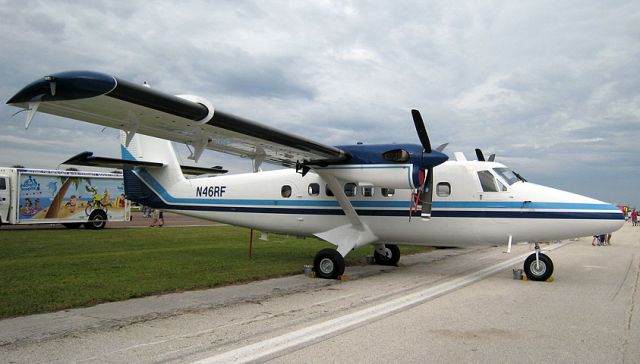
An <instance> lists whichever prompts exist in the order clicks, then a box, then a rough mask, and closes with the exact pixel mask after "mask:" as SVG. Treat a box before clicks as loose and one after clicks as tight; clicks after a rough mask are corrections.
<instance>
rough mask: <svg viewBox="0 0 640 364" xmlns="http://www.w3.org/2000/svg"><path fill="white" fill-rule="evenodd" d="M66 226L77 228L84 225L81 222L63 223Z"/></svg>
mask: <svg viewBox="0 0 640 364" xmlns="http://www.w3.org/2000/svg"><path fill="white" fill-rule="evenodd" d="M62 225H63V226H64V227H66V228H67V229H77V228H79V227H80V226H82V223H81V222H68V223H66V224H62Z"/></svg>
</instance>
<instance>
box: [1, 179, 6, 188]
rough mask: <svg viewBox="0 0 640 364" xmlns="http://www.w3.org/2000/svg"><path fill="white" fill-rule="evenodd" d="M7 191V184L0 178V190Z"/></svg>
mask: <svg viewBox="0 0 640 364" xmlns="http://www.w3.org/2000/svg"><path fill="white" fill-rule="evenodd" d="M6 189H7V182H6V180H5V179H4V178H0V190H6Z"/></svg>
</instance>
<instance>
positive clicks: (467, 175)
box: [127, 161, 624, 246]
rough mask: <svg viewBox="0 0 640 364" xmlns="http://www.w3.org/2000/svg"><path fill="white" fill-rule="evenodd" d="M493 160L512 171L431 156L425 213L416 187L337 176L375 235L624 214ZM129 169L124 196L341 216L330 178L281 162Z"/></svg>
mask: <svg viewBox="0 0 640 364" xmlns="http://www.w3.org/2000/svg"><path fill="white" fill-rule="evenodd" d="M496 170H499V171H505V170H506V171H508V169H507V168H506V167H505V166H504V165H502V164H500V163H493V162H476V161H471V162H467V161H465V162H458V161H448V162H445V163H443V164H442V165H440V166H437V167H436V170H435V173H434V175H435V176H436V177H435V181H434V189H435V191H434V203H433V212H432V218H431V219H430V220H425V219H422V218H420V211H419V210H417V211H416V210H415V209H414V210H413V211H411V210H412V204H411V200H412V192H413V191H412V190H409V189H395V190H393V189H388V188H385V189H383V188H381V187H377V186H376V187H374V186H359V185H357V183H356V182H355V181H354V182H349V181H346V182H345V183H344V184H343V186H344V188H345V190H344V191H345V192H346V193H347V196H349V200H350V201H351V204H352V205H353V206H354V208H355V209H356V211H357V213H358V215H359V217H360V219H361V220H362V221H363V222H364V223H365V224H366V225H368V226H369V228H370V229H371V230H372V231H373V233H374V234H375V235H376V236H377V237H378V238H379V240H380V242H401V243H407V244H417V245H430V246H468V245H476V244H506V243H507V241H508V240H509V238H510V237H511V238H512V240H513V242H518V241H531V242H534V241H548V240H557V239H565V238H572V237H578V236H588V235H594V234H601V233H606V232H611V231H615V230H617V229H619V228H620V227H621V225H622V224H623V222H624V220H623V217H622V213H621V212H620V211H619V210H618V209H617V208H616V207H615V206H612V205H610V204H607V203H604V202H601V201H598V200H595V199H591V198H588V197H585V196H581V195H577V194H573V193H569V192H565V191H560V190H557V189H553V188H549V187H545V186H540V185H536V184H534V183H530V182H523V181H521V180H513V179H511V180H510V181H507V180H506V179H505V178H502V177H501V176H500V174H499V173H497V172H496ZM134 173H135V174H136V176H137V178H135V180H137V181H139V182H142V183H141V184H140V185H141V187H142V189H144V190H145V193H144V195H139V196H136V195H135V193H132V185H131V180H129V185H128V191H127V195H128V197H129V198H133V199H134V200H138V201H140V202H141V203H145V204H148V205H151V206H154V207H158V208H163V209H167V210H171V211H175V212H177V213H180V214H185V215H190V216H194V217H198V218H203V219H209V220H215V221H219V222H223V223H228V224H232V225H239V226H246V227H251V228H254V229H257V230H261V231H268V232H277V233H284V234H293V235H303V236H304V235H306V236H312V235H315V234H318V233H321V232H324V231H328V230H331V229H333V228H336V227H338V226H341V225H344V224H346V223H347V220H346V217H345V214H344V212H343V210H342V209H341V208H340V206H339V204H338V202H337V201H336V198H335V197H334V196H332V195H331V194H332V192H331V191H330V190H329V189H328V188H327V183H326V182H325V181H324V180H323V179H322V178H321V177H320V176H319V175H318V174H315V173H308V174H307V175H306V176H304V177H302V176H301V175H300V174H299V173H296V172H295V171H293V170H291V169H284V170H276V171H266V172H258V173H246V174H237V175H228V176H218V177H209V178H194V179H185V180H182V181H179V182H176V183H175V184H174V185H172V186H162V185H160V184H159V183H158V182H157V181H155V180H154V177H153V176H152V175H151V174H149V173H146V172H145V171H143V170H137V171H135V172H134ZM479 173H481V174H482V175H483V178H484V179H485V185H484V186H483V184H482V182H481V181H480V177H479ZM487 173H489V174H487ZM487 177H489V178H491V177H493V179H494V180H493V183H494V186H495V190H496V191H485V189H487V186H486V182H487ZM510 182H511V183H510ZM489 189H491V188H489ZM135 190H138V188H135ZM136 197H137V198H136ZM410 215H411V218H410Z"/></svg>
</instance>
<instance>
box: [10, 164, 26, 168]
mask: <svg viewBox="0 0 640 364" xmlns="http://www.w3.org/2000/svg"><path fill="white" fill-rule="evenodd" d="M11 168H24V166H23V165H22V164H15V165H13V166H11Z"/></svg>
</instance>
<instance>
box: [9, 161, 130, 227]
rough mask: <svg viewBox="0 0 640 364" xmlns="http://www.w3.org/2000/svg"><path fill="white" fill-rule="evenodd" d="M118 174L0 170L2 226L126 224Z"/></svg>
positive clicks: (125, 204)
mask: <svg viewBox="0 0 640 364" xmlns="http://www.w3.org/2000/svg"><path fill="white" fill-rule="evenodd" d="M130 217H131V212H130V207H129V201H127V200H126V199H125V195H124V183H123V179H122V175H121V174H115V173H103V172H83V171H62V170H49V169H27V168H4V167H0V226H1V225H2V224H62V225H64V226H66V227H68V228H70V229H73V228H78V227H80V226H81V225H84V226H85V228H87V229H94V230H97V229H102V228H104V226H105V225H106V223H107V221H129V219H130Z"/></svg>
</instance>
